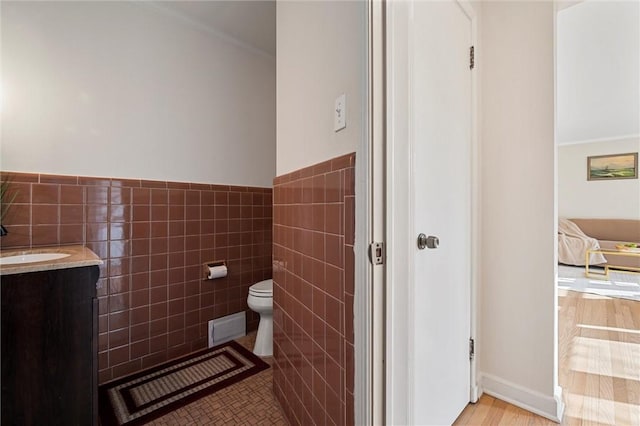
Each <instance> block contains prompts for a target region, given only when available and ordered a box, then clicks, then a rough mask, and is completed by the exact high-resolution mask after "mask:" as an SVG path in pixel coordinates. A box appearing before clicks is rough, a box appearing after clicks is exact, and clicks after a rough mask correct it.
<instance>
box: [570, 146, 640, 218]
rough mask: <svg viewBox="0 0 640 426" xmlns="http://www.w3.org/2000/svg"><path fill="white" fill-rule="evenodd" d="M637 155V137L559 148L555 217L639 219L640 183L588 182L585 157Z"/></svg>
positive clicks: (627, 181)
mask: <svg viewBox="0 0 640 426" xmlns="http://www.w3.org/2000/svg"><path fill="white" fill-rule="evenodd" d="M628 152H640V138H632V139H625V140H619V141H608V142H594V143H583V144H575V145H562V146H560V147H558V215H559V216H560V217H568V218H572V217H573V218H612V219H640V180H639V179H620V180H605V181H588V180H587V157H589V156H592V155H607V154H624V153H628Z"/></svg>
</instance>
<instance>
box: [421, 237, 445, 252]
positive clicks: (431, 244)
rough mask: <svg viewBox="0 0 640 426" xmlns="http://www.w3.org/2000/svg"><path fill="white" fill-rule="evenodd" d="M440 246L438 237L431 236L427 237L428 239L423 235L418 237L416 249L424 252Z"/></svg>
mask: <svg viewBox="0 0 640 426" xmlns="http://www.w3.org/2000/svg"><path fill="white" fill-rule="evenodd" d="M439 245H440V240H439V239H438V237H434V236H433V235H429V236H428V237H427V236H426V235H424V234H420V235H418V248H419V249H420V250H424V249H425V248H430V249H435V248H438V246H439Z"/></svg>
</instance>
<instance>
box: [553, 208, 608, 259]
mask: <svg viewBox="0 0 640 426" xmlns="http://www.w3.org/2000/svg"><path fill="white" fill-rule="evenodd" d="M599 248H600V244H599V243H598V240H596V239H595V238H591V237H589V236H588V235H585V233H584V232H582V231H581V230H580V228H578V225H576V224H575V223H573V222H571V221H570V220H568V219H563V218H560V219H559V220H558V261H559V262H560V263H564V264H565V265H576V266H582V265H584V264H585V255H586V253H587V250H597V249H599ZM602 263H607V259H605V258H604V256H603V255H601V254H592V255H591V258H590V259H589V264H590V265H599V264H602Z"/></svg>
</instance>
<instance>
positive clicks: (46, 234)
mask: <svg viewBox="0 0 640 426" xmlns="http://www.w3.org/2000/svg"><path fill="white" fill-rule="evenodd" d="M7 175H9V176H10V179H11V182H12V190H13V191H17V192H16V194H17V195H16V198H15V200H14V203H13V204H12V206H11V209H10V211H9V212H8V215H7V218H6V220H4V223H3V225H5V226H6V227H7V229H8V230H9V234H8V235H7V236H4V237H2V238H1V239H0V247H1V248H2V249H3V250H6V249H11V248H22V247H25V248H28V247H36V246H56V245H66V244H83V245H86V246H87V247H89V248H91V249H92V250H93V251H94V252H95V253H96V254H98V256H100V257H101V258H102V259H103V260H104V265H103V266H102V267H101V275H100V280H99V281H98V284H97V286H98V297H99V301H100V304H99V306H100V314H99V332H100V336H99V370H100V372H99V377H100V382H105V381H107V380H110V379H114V378H116V377H119V376H123V375H126V374H129V373H131V372H134V371H137V370H141V369H143V368H147V367H151V366H153V365H156V364H159V363H161V362H163V361H165V360H167V359H170V358H174V357H177V356H180V355H184V354H186V353H189V352H192V351H194V350H197V349H201V348H204V347H206V345H207V321H208V320H210V319H214V318H217V317H221V316H224V315H227V314H231V313H235V312H239V311H243V310H244V311H246V312H247V323H248V329H249V330H251V329H255V328H257V325H258V321H259V317H258V316H257V314H255V313H254V312H252V311H251V310H249V309H248V308H247V305H246V298H247V294H248V288H249V286H250V285H252V284H253V283H255V282H257V281H260V280H263V279H267V278H271V267H272V263H271V262H272V257H271V253H272V190H271V189H270V188H256V187H245V186H225V185H210V184H198V183H182V182H162V181H146V180H128V179H115V178H88V177H80V176H59V175H44V174H26V173H2V180H5V179H6V178H7ZM211 260H226V262H227V265H228V268H229V275H228V276H227V277H226V278H222V279H218V280H213V281H209V280H206V281H205V280H203V278H204V270H203V263H204V262H207V261H211Z"/></svg>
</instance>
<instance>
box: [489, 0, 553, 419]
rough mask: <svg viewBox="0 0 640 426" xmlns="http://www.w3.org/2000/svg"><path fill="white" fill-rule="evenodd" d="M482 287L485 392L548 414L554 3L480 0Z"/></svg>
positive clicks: (550, 411)
mask: <svg viewBox="0 0 640 426" xmlns="http://www.w3.org/2000/svg"><path fill="white" fill-rule="evenodd" d="M481 19H482V21H481V24H480V34H481V46H480V49H479V51H478V69H479V70H480V73H481V83H480V84H481V90H482V95H481V115H482V118H481V127H482V130H481V157H482V158H481V162H482V168H481V192H482V199H481V206H482V210H481V211H482V214H481V234H482V239H481V253H482V259H481V287H480V291H479V296H478V297H479V303H480V307H479V316H480V332H479V339H478V346H479V351H480V354H479V355H480V359H479V366H478V368H479V372H480V374H481V384H482V386H483V388H484V391H485V392H487V393H491V394H493V395H495V396H498V397H500V398H503V399H506V400H507V401H511V402H514V403H516V404H518V405H520V406H523V407H527V408H529V409H531V410H533V411H536V412H538V413H541V414H543V415H546V416H548V417H554V416H556V415H557V412H558V408H559V405H558V404H557V401H556V399H555V398H554V393H555V391H556V389H555V383H554V375H553V371H554V363H555V359H554V358H555V357H554V343H555V337H554V335H555V331H554V328H555V325H554V321H555V320H554V318H555V312H554V306H555V303H554V300H555V289H554V287H555V282H554V281H555V278H554V241H555V235H554V217H555V213H554V156H555V144H554V46H553V31H554V30H553V25H554V7H553V2H536V1H531V2H528V1H519V2H483V3H482V16H481Z"/></svg>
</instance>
